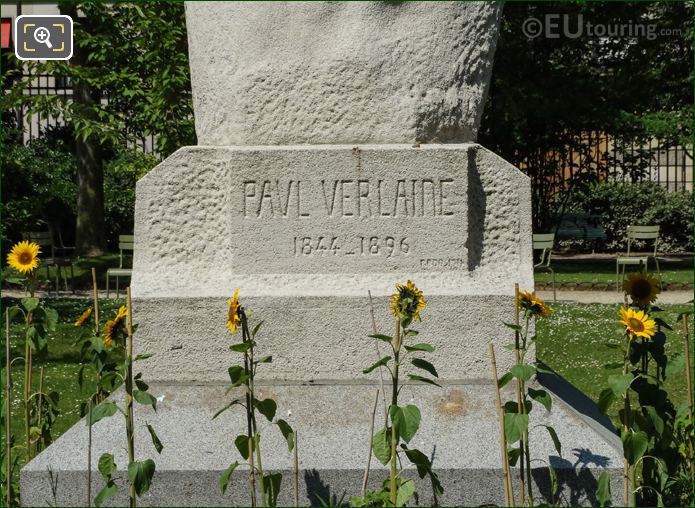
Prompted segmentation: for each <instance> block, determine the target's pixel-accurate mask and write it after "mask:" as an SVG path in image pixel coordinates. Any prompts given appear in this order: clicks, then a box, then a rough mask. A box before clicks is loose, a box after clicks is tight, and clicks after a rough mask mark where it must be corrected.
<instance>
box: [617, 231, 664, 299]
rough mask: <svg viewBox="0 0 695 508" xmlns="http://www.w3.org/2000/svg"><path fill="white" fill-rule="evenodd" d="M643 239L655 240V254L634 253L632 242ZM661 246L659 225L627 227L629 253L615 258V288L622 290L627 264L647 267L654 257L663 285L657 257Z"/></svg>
mask: <svg viewBox="0 0 695 508" xmlns="http://www.w3.org/2000/svg"><path fill="white" fill-rule="evenodd" d="M643 240H653V241H654V253H653V254H638V255H635V254H632V252H631V251H632V243H633V242H635V241H643ZM658 247H659V226H635V225H630V226H628V227H627V255H625V256H618V257H617V258H616V260H615V288H616V290H617V291H620V287H621V285H622V282H623V281H624V280H625V266H627V265H641V266H640V268H641V267H644V268H645V269H647V267H648V263H649V258H650V257H651V258H654V264H655V265H656V273H657V274H658V279H659V288H661V286H662V282H661V270H660V268H659V258H658V257H657V254H656V252H657V248H658Z"/></svg>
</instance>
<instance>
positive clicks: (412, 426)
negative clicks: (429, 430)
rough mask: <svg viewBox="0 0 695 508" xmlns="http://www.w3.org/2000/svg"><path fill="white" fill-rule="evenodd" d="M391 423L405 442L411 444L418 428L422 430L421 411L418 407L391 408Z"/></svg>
mask: <svg viewBox="0 0 695 508" xmlns="http://www.w3.org/2000/svg"><path fill="white" fill-rule="evenodd" d="M389 414H390V416H391V423H392V424H393V425H395V427H396V432H397V434H398V435H399V436H401V438H403V441H405V442H406V443H410V440H411V439H412V438H413V436H414V435H415V433H416V432H417V430H418V428H420V410H419V409H418V408H417V406H413V405H407V406H405V407H399V406H393V405H392V406H391V407H390V408H389Z"/></svg>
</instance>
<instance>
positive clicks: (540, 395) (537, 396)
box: [528, 387, 553, 411]
mask: <svg viewBox="0 0 695 508" xmlns="http://www.w3.org/2000/svg"><path fill="white" fill-rule="evenodd" d="M528 394H529V397H531V398H532V399H533V400H535V401H537V402H540V403H541V404H543V406H545V409H547V410H548V411H550V410H552V407H553V399H552V398H551V397H550V394H549V393H548V392H546V391H545V390H534V389H533V388H531V387H529V389H528Z"/></svg>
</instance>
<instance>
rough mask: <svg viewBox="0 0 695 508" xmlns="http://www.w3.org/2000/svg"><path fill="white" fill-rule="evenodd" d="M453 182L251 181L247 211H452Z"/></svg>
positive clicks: (253, 214) (398, 214) (256, 214)
mask: <svg viewBox="0 0 695 508" xmlns="http://www.w3.org/2000/svg"><path fill="white" fill-rule="evenodd" d="M453 186H454V180H452V179H447V178H443V179H442V178H431V179H422V180H405V179H403V180H379V179H356V180H350V179H347V180H335V179H334V180H313V181H306V180H247V181H244V182H243V197H242V199H243V206H242V211H243V215H244V218H246V219H254V218H282V217H298V218H304V217H307V218H308V217H314V218H320V217H344V218H351V217H352V218H356V219H358V218H382V217H383V218H387V217H392V218H404V217H437V216H450V215H454V207H453V204H452V198H453V195H452V194H453ZM317 215H318V216H319V217H317Z"/></svg>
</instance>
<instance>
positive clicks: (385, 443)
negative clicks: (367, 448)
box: [372, 427, 391, 465]
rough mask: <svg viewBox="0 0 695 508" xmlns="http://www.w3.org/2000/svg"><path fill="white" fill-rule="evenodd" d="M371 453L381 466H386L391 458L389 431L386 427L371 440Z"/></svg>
mask: <svg viewBox="0 0 695 508" xmlns="http://www.w3.org/2000/svg"><path fill="white" fill-rule="evenodd" d="M372 451H373V452H374V456H375V457H376V458H377V459H378V460H379V462H381V463H382V464H384V465H386V464H388V461H389V459H390V458H391V429H390V428H388V427H386V428H383V429H381V430H380V431H379V432H377V433H376V434H374V438H373V439H372Z"/></svg>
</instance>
